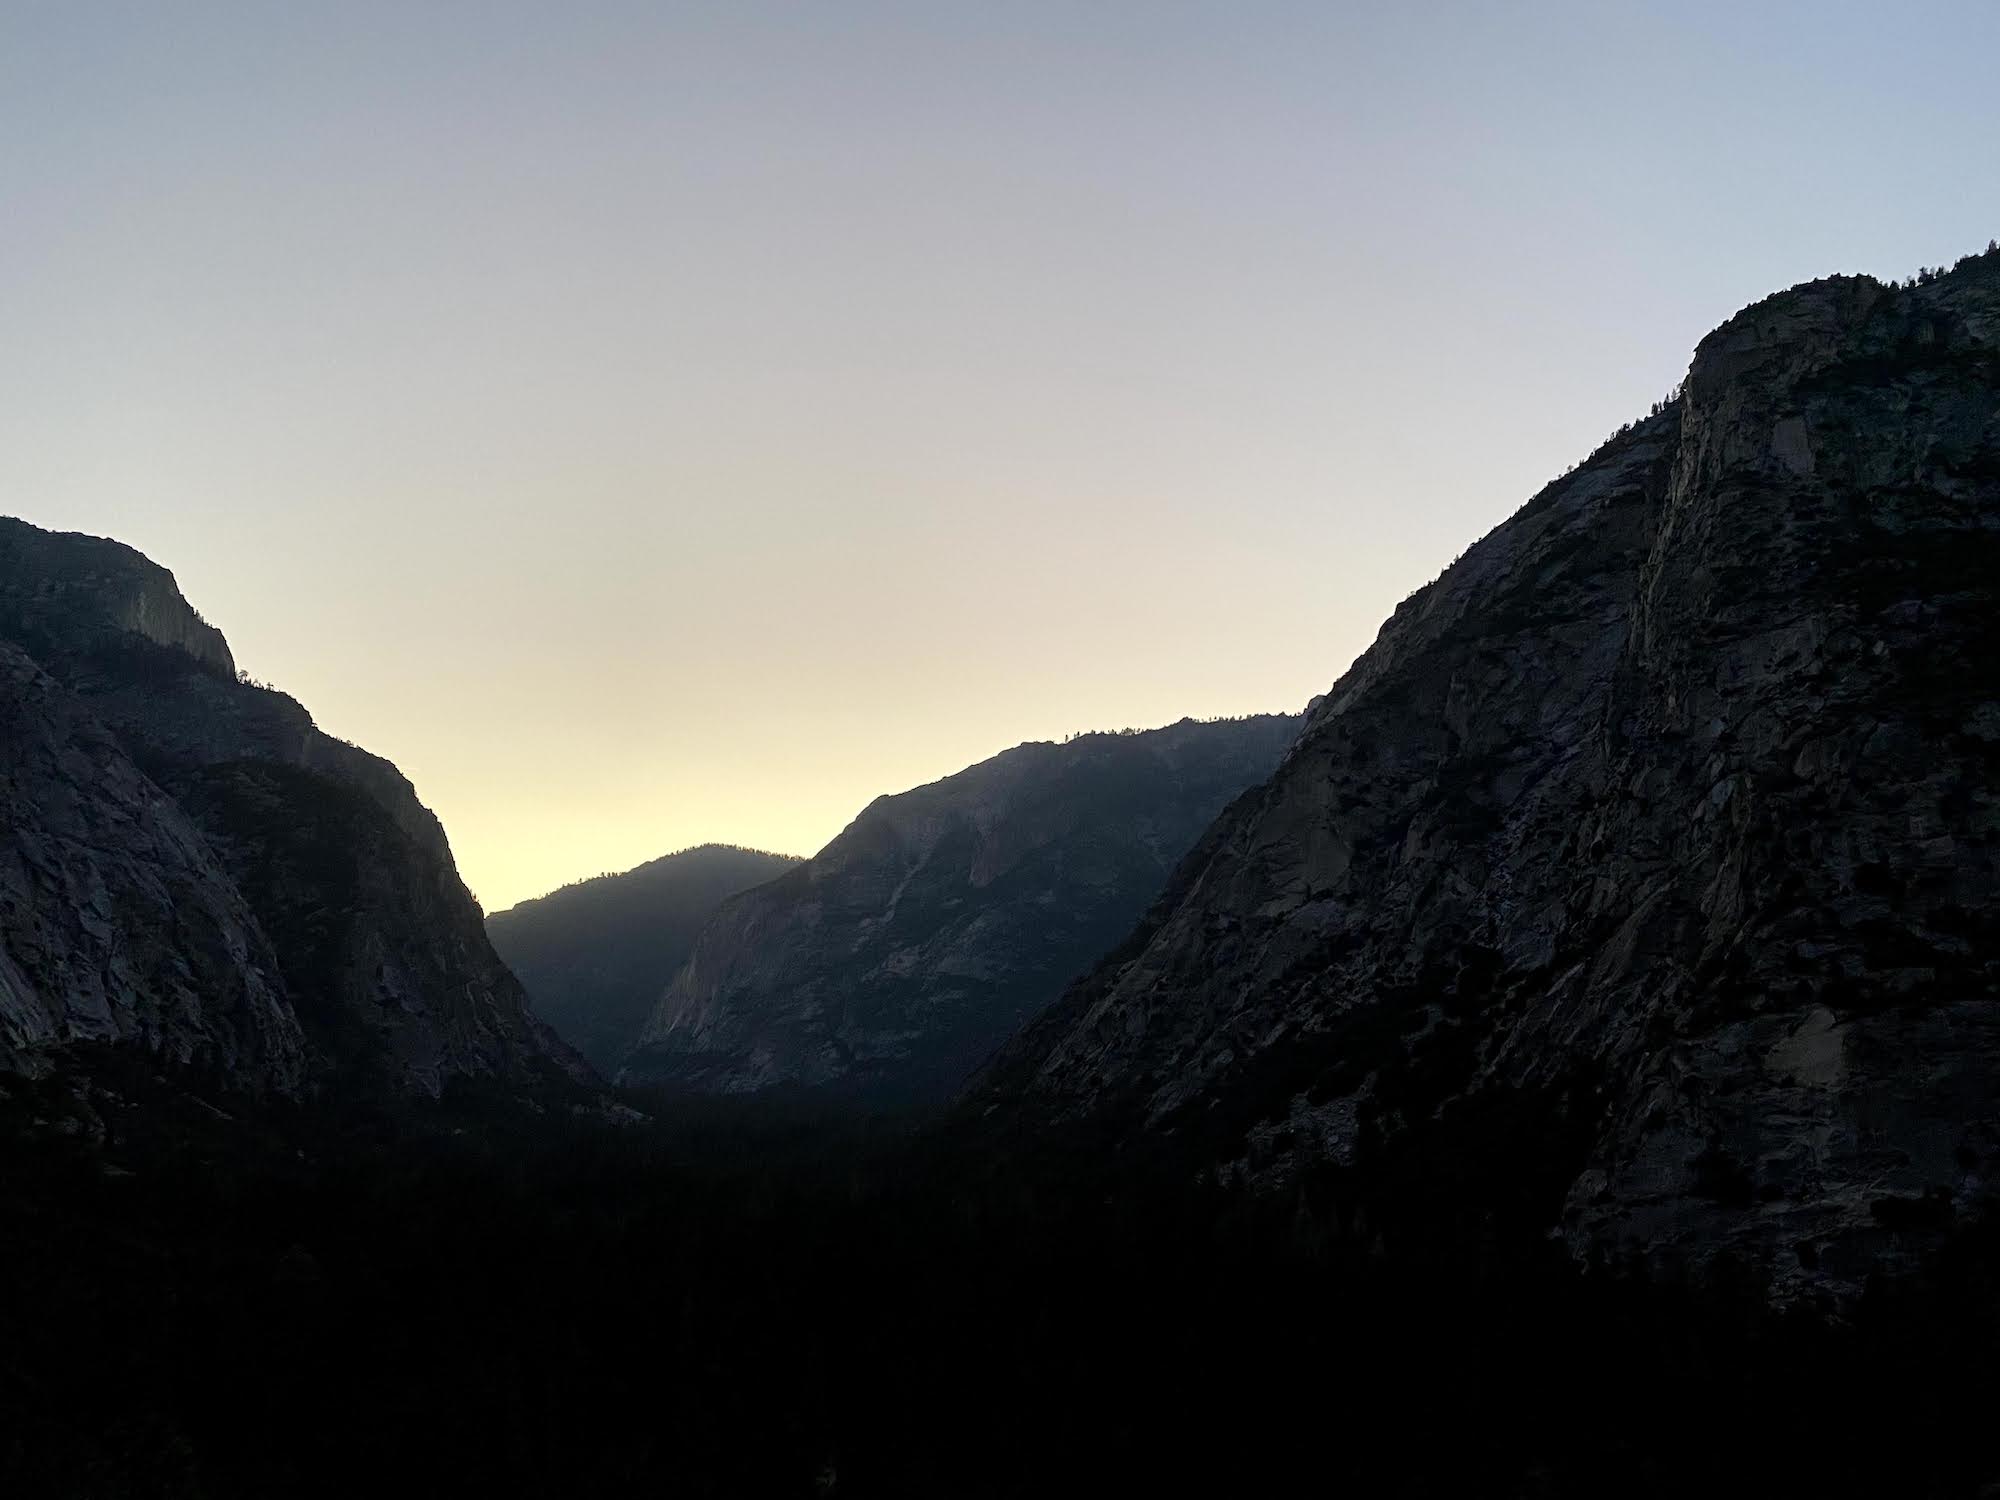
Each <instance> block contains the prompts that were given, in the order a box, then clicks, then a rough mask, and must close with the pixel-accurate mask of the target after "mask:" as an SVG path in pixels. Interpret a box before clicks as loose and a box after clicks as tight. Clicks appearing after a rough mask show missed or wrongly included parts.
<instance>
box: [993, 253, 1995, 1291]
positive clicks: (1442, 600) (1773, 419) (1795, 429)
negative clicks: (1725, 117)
mask: <svg viewBox="0 0 2000 1500" xmlns="http://www.w3.org/2000/svg"><path fill="white" fill-rule="evenodd" d="M1996 580H2000V256H1994V255H1988V256H1985V257H1982V258H1980V259H1978V260H1975V261H1972V262H1969V263H1966V264H1965V265H1963V266H1962V267H1961V268H1960V269H1959V270H1957V271H1956V272H1954V273H1952V274H1951V275H1949V276H1946V277H1944V278H1942V279H1940V280H1937V281H1935V282H1933V283H1931V284H1928V285H1925V286H1921V287H1913V288H1892V287H1887V286H1884V285H1881V284H1879V283H1877V282H1874V281H1871V280H1867V279H1854V278H1836V279H1833V280H1828V281H1821V282H1814V283H1810V284H1807V285H1803V286H1800V287H1797V288H1794V289H1793V290H1791V291H1789V292H1785V293H1782V294H1780V295H1777V296H1774V297H1771V298H1769V299H1767V300H1766V301H1764V302H1761V303H1759V304H1757V305H1756V306H1754V307H1751V308H1749V309H1747V310H1745V311H1744V312H1742V313H1741V314H1739V315H1738V316H1737V317H1735V318H1733V319H1731V320H1730V321H1729V322H1728V323H1727V324H1725V325H1724V326H1723V327H1721V328H1720V329H1718V330H1716V331H1715V332H1714V333H1713V334H1711V335H1710V336H1709V337H1708V338H1707V339H1705V340H1704V341H1703V342H1702V344H1701V346H1700V348H1699V349H1698V351H1697V353H1696V355H1695V359H1694V362H1693V365H1692V367H1691V369H1690V371H1689V374H1688V378H1687V382H1686V386H1685V392H1684V394H1683V395H1681V396H1680V397H1679V398H1678V399H1676V400H1674V401H1672V402H1670V403H1668V404H1667V405H1666V407H1665V409H1664V410H1662V411H1660V412H1658V413H1656V414H1655V415H1654V416H1652V417H1650V418H1649V419H1647V420H1645V421H1642V422H1640V423H1638V424H1637V425H1636V426H1635V427H1634V428H1632V429H1631V430H1630V431H1628V432H1626V433H1624V434H1622V435H1620V436H1619V437H1617V438H1616V439H1614V440H1613V441H1611V442H1610V443H1608V444H1606V445H1605V446H1604V447H1603V448H1602V449H1601V450H1600V451H1599V452H1598V453H1596V454H1594V455H1593V456H1592V457H1591V458H1590V459H1589V460H1588V461H1587V462H1586V463H1584V464H1583V465H1582V466H1581V467H1579V468H1578V469H1576V470H1575V471H1573V472H1572V473H1570V474H1569V475H1567V476H1565V477H1564V478H1562V479H1560V480H1558V481H1557V482H1555V483H1554V484H1552V485H1550V486H1549V487H1548V488H1547V489H1546V490H1544V491H1543V492H1542V493H1541V494H1540V495H1538V496H1536V497H1535V498H1534V499H1533V500H1532V501H1530V502H1529V503H1528V505H1527V506H1525V507H1524V508H1523V509H1522V510H1521V511H1520V512H1519V513H1518V514H1517V515H1516V516H1514V517H1513V519H1511V520H1510V521H1508V522H1507V523H1506V524H1504V525H1503V526H1501V527H1500V528H1498V529H1497V530H1496V531H1494V532H1493V533H1492V534H1491V535H1489V536H1488V537H1486V538H1485V539H1484V540H1483V541H1481V542H1480V543H1478V544H1477V545H1476V546H1475V547H1473V548H1472V549H1471V550H1470V551H1469V552H1468V553H1467V554H1466V555H1465V556H1464V557H1463V558H1462V559H1461V560H1460V561H1459V562H1458V563H1456V564H1455V565H1454V566H1453V567H1452V568H1451V569H1450V570H1448V571H1447V572H1446V573H1445V574H1444V575H1443V576H1442V577H1441V578H1440V579H1438V581H1437V582H1435V583H1433V584H1432V585H1430V586H1429V587H1427V588H1425V589H1422V590H1420V591H1419V592H1418V593H1416V594H1415V595H1413V596H1412V597H1411V598H1410V599H1409V600H1407V601H1405V603H1404V604H1403V605H1402V606H1401V607H1400V608H1399V609H1398V610H1397V611H1396V613H1395V615H1394V617H1393V618H1392V619H1391V620H1390V621H1389V622H1388V623H1387V624H1386V625H1385V626H1384V627H1383V630H1382V632H1381V636H1380V638H1379V639H1378V640H1377V642H1376V644H1375V645H1374V647H1373V648H1372V649H1371V650H1370V651H1369V652H1368V653H1367V654H1365V655H1364V656H1363V657H1362V658H1361V659H1360V660H1359V661H1358V662H1357V663H1356V664H1355V666H1354V667H1353V668H1352V670H1350V671H1349V672H1348V673H1347V674H1346V675H1345V676H1344V677H1343V678H1342V679H1341V680H1340V681H1339V682H1338V683H1337V684H1335V686H1334V687H1333V689H1332V691H1331V692H1330V693H1329V695H1328V697H1327V699H1326V701H1325V702H1324V703H1322V704H1321V705H1320V706H1319V707H1318V708H1317V709H1316V710H1315V711H1314V713H1313V714H1312V716H1311V719H1310V722H1309V724H1308V726H1307V728H1306V730H1305V732H1304V734H1303V735H1302V736H1301V738H1300V741H1299V743H1298V745H1297V747H1296V748H1295V749H1294V750H1293V752H1292V753H1291V755H1290V756H1289V757H1288V758H1287V759H1286V761H1285V763H1284V765H1283V766H1282V767H1281V768H1279V770H1278V772H1277V774H1276V775H1275V776H1273V777H1272V778H1271V780H1270V781H1269V783H1268V784H1266V785H1265V786H1263V787H1262V788H1261V789H1259V790H1258V791H1256V792H1255V793H1253V794H1252V795H1250V796H1247V797H1246V798H1244V799H1243V800H1242V801H1241V802H1240V803H1238V804H1237V805H1236V806H1235V807H1233V808H1232V809H1231V810H1230V811H1229V812H1228V813H1227V814H1225V815H1224V816H1223V817H1222V818H1221V819H1220V820H1219V821H1218V822H1217V824H1216V825H1215V826H1214V827H1213V828H1212V829H1210V830H1209V832H1208V833H1207V835H1206V836H1205V837H1204V838H1203V840H1202V842H1201V844H1200V846H1199V847H1198V849H1197V850H1196V852H1195V853H1194V854H1193V855H1192V856H1191V857H1190V858H1189V860H1188V861H1187V862H1186V863H1185V864H1184V865H1183V867H1182V868H1181V869H1180V870H1179V871H1178V872H1177V874H1176V877H1175V879H1174V881H1173V883H1172V886H1171V888H1170V890H1169V892H1168V894H1167V895H1166V896H1165V897H1164V898H1163V899H1162V901H1161V902H1160V903H1159V904H1158V905H1157V906H1155V908H1154V909H1153V910H1152V911H1151V913H1150V914H1149V915H1148V916H1147V917H1146V919H1145V921H1144V922H1143V923H1142V924H1141V927H1140V929H1139V932H1138V934H1137V935H1136V936H1135V937H1134V939H1133V940H1132V941H1131V942H1130V943H1128V944H1127V945H1126V947H1125V949H1124V950H1122V951H1121V952H1120V953H1119V954H1118V955H1117V956H1116V957H1115V959H1114V960H1113V961H1110V962H1107V963H1105V964H1104V965H1102V966H1100V967H1099V968H1098V969H1097V970H1096V971H1095V972H1094V973H1093V974H1092V975H1091V976H1090V977H1089V978H1088V979H1087V980H1085V981H1083V982H1081V983H1079V984H1078V985H1076V986H1075V987H1074V988H1073V989H1072V990H1071V991H1070V992H1069V993H1068V994H1067V995H1066V996H1065V997H1064V998H1063V1000H1062V1001H1061V1002H1060V1003H1059V1004H1058V1005H1056V1006H1055V1007H1053V1008H1052V1009H1051V1011H1050V1012H1048V1013H1047V1014H1046V1015H1044V1016H1043V1017H1042V1018H1041V1019H1040V1020H1038V1021H1037V1022H1036V1023H1034V1024H1033V1025H1032V1026H1031V1027H1030V1028H1029V1029H1028V1030H1027V1032H1026V1033H1025V1034H1024V1035H1023V1036H1022V1037H1021V1038H1019V1039H1018V1040H1017V1041H1016V1042H1015V1043H1014V1044H1013V1045H1012V1046H1011V1047H1010V1048H1009V1050H1008V1052H1007V1054H1006V1056H1005V1057H1004V1058H1003V1059H1002V1060H1001V1061H1000V1062H999V1063H998V1064H997V1065H996V1066H995V1067H994V1068H993V1069H992V1070H991V1071H990V1072H989V1074H988V1075H987V1076H986V1077H985V1078H984V1079H983V1080H982V1083H981V1085H980V1087H979V1089H978V1090H977V1091H976V1093H975V1096H974V1098H973V1100H972V1101H971V1105H972V1107H971V1109H970V1110H969V1111H968V1114H969V1115H973V1116H981V1115H983V1116H984V1117H985V1118H987V1119H989V1120H1012V1121H1015V1122H1021V1121H1028V1120H1045V1121H1046V1120H1049V1119H1052V1118H1054V1119H1071V1120H1091V1121H1095V1122H1096V1123H1098V1124H1099V1125H1101V1126H1104V1127H1106V1128H1108V1129H1110V1130H1112V1131H1113V1132H1114V1134H1115V1133H1118V1132H1122V1133H1123V1134H1124V1136H1125V1138H1126V1139H1128V1140H1139V1139H1150V1140H1154V1141H1160V1140H1166V1139H1172V1140H1174V1141H1176V1142H1178V1143H1179V1148H1180V1149H1185V1150H1186V1151H1188V1152H1189V1153H1191V1155H1192V1156H1193V1157H1194V1158H1195V1161H1196V1164H1197V1166H1198V1169H1199V1170H1202V1171H1211V1172H1214V1173H1215V1174H1217V1175H1220V1176H1222V1177H1224V1178H1227V1179H1231V1180H1249V1181H1251V1182H1256V1183H1261V1184H1266V1185H1278V1184H1283V1183H1286V1182H1290V1181H1293V1180H1295V1179H1297V1178H1298V1177H1299V1174H1301V1173H1311V1172H1326V1171H1332V1172H1334V1173H1335V1174H1336V1175H1338V1174H1339V1173H1340V1172H1341V1171H1345V1170H1347V1169H1350V1168H1352V1169H1354V1170H1356V1171H1359V1170H1362V1169H1364V1168H1365V1167H1366V1165H1367V1163H1368V1162H1370V1161H1379V1160H1381V1159H1383V1158H1384V1156H1385V1154H1386V1153H1388V1152H1390V1151H1392V1150H1393V1149H1394V1143H1395V1142H1396V1141H1397V1140H1398V1139H1408V1138H1410V1137H1411V1135H1412V1133H1413V1132H1416V1131H1418V1129H1419V1127H1421V1131H1422V1133H1424V1136H1425V1138H1426V1139H1429V1140H1436V1141H1442V1142H1451V1141H1452V1140H1453V1139H1454V1136H1453V1134H1452V1132H1453V1129H1454V1128H1457V1129H1459V1130H1460V1131H1461V1136H1460V1137H1459V1139H1460V1141H1461V1144H1463V1145H1464V1146H1465V1147H1466V1148H1467V1149H1468V1150H1471V1149H1473V1148H1474V1147H1475V1146H1476V1147H1477V1148H1478V1149H1481V1150H1491V1151H1493V1152H1495V1153H1496V1155H1495V1158H1494V1161H1493V1170H1495V1171H1502V1172H1504V1171H1507V1170H1510V1169H1512V1168H1519V1169H1520V1170H1521V1171H1522V1172H1523V1173H1524V1176H1525V1175H1530V1174H1540V1175H1543V1176H1545V1177H1546V1178H1547V1180H1548V1181H1549V1182H1550V1183H1551V1184H1553V1187H1552V1188H1551V1190H1549V1191H1548V1192H1547V1193H1546V1194H1545V1196H1544V1197H1543V1198H1542V1199H1540V1200H1539V1201H1540V1204H1541V1208H1540V1211H1541V1212H1543V1213H1545V1216H1546V1223H1547V1225H1548V1229H1549V1232H1550V1233H1551V1234H1554V1235H1560V1236H1563V1237H1566V1238H1567V1240H1568V1242H1569V1244H1570V1246H1571V1247H1572V1248H1573V1250H1574V1251H1575V1252H1576V1253H1577V1254H1578V1255H1580V1256H1605V1257H1618V1256H1631V1255H1636V1256H1642V1257H1645V1258H1649V1259H1650V1260H1652V1261H1653V1262H1655V1263H1675V1262H1678V1263H1695V1264H1701V1263H1707V1262H1710V1261H1712V1260H1713V1259H1714V1258H1715V1257H1716V1256H1717V1255H1718V1254H1721V1253H1724V1252H1727V1253H1729V1254H1731V1255H1732V1256H1734V1257H1735V1258H1737V1259H1739V1260H1746V1261H1748V1262H1750V1263H1751V1264H1753V1265H1754V1266H1755V1267H1757V1268H1758V1269H1759V1270H1761V1271H1762V1272H1763V1273H1764V1274H1765V1275H1766V1276H1767V1277H1769V1278H1771V1279H1772V1281H1773V1283H1774V1285H1775V1286H1776V1288H1777V1290H1778V1291H1779V1292H1780V1293H1781V1294H1783V1293H1787V1292H1799V1291H1805V1290H1808V1289H1812V1288H1823V1289H1831V1290H1833V1291H1836V1292H1838V1291H1840V1290H1842V1289H1852V1288H1853V1287H1854V1286H1856V1285H1858V1284H1859V1282H1860V1281H1861V1280H1862V1278H1864V1277H1865V1276H1866V1275H1867V1274H1868V1273H1869V1271H1870V1270H1872V1269H1875V1268H1877V1267H1884V1266H1887V1267H1894V1266H1896V1265H1899V1264H1905V1263H1907V1262H1908V1261H1909V1260H1910V1259H1911V1258H1912V1257H1914V1256H1916V1255H1918V1254H1920V1253H1921V1252H1922V1251H1923V1250H1924V1248H1925V1246H1926V1245H1927V1244H1928V1243H1929V1242H1930V1239H1931V1237H1932V1236H1934V1235H1935V1233H1936V1232H1937V1231H1938V1230H1939V1229H1941V1228H1942V1227H1944V1226H1945V1225H1947V1224H1949V1223H1950V1222H1952V1221H1954V1220H1955V1219H1962V1218H1963V1217H1964V1216H1966V1215H1968V1214H1971V1213H1973V1212H1976V1211H1977V1209H1978V1207H1979V1205H1980V1202H1981V1200H1982V1199H1983V1198H1984V1196H1985V1194H1986V1192H1987V1188H1986V1186H1985V1184H1987V1183H1988V1182H1990V1181H1992V1180H1993V1177H1994V1174H1995V1172H1996V1170H2000V923H1996V917H1995V909H1996V900H2000V878H1996V877H2000V869H1997V868H1996V857H2000V855H1997V854H1996V823H2000V814H1997V813H1996V800H1995V795H1996V794H1995V791H1994V788H1995V786H1996V785H2000V776H1996V773H2000V674H1996V667H1995V663H1996V662H2000V600H1996V597H1995V587H1996ZM1501 1098H1506V1099H1509V1100H1515V1101H1529V1102H1530V1104H1531V1105H1532V1108H1533V1110H1534V1111H1536V1112H1537V1113H1536V1117H1537V1118H1538V1119H1541V1120H1543V1121H1545V1122H1552V1124H1551V1127H1550V1128H1549V1129H1547V1130H1544V1131H1542V1132H1541V1133H1540V1134H1538V1135H1536V1136H1535V1138H1534V1140H1535V1144H1534V1145H1533V1147H1532V1149H1531V1148H1530V1147H1528V1146H1526V1145H1524V1146H1523V1147H1522V1153H1523V1154H1524V1155H1531V1156H1533V1157H1534V1158H1535V1159H1534V1160H1532V1161H1526V1160H1523V1161H1516V1162H1513V1163H1512V1164H1511V1166H1510V1163H1509V1162H1508V1161H1507V1160H1506V1150H1505V1145H1504V1142H1503V1143H1499V1144H1497V1145H1496V1144H1495V1142H1494V1141H1493V1140H1491V1139H1488V1140H1485V1141H1481V1142H1475V1141H1473V1140H1472V1139H1471V1137H1470V1135H1469V1132H1470V1131H1471V1129H1472V1127H1471V1125H1470V1124H1469V1123H1468V1122H1471V1121H1474V1120H1483V1119H1490V1118H1493V1117H1494V1113H1493V1103H1494V1101H1495V1100H1497V1099H1501ZM1524 1107H1528V1106H1526V1105H1524ZM1454 1122H1459V1123H1458V1124H1457V1126H1456V1127H1455V1126H1454ZM1564 1184H1566V1185H1567V1186H1564Z"/></svg>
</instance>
